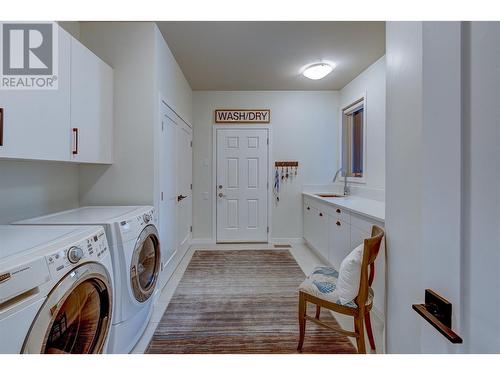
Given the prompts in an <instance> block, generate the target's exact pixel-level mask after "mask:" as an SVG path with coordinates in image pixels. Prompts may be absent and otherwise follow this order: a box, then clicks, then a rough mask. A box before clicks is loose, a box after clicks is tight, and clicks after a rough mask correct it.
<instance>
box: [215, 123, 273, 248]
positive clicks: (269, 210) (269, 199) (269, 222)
mask: <svg viewBox="0 0 500 375" xmlns="http://www.w3.org/2000/svg"><path fill="white" fill-rule="evenodd" d="M219 129H227V130H255V129H265V130H267V137H268V138H269V144H268V145H267V182H268V184H269V187H268V189H267V226H268V227H269V231H268V232H267V243H269V242H270V239H271V238H272V233H273V227H272V207H273V206H272V202H273V200H272V189H271V187H272V186H271V185H272V181H273V177H274V176H273V175H272V172H273V168H272V165H273V162H272V159H273V158H272V155H273V130H272V128H271V127H270V126H269V125H262V124H260V125H252V126H248V125H213V127H212V186H211V188H210V193H211V195H212V238H213V242H214V243H218V242H217V199H216V194H215V193H216V191H217V189H216V185H217V131H218V130H219ZM242 243H244V242H242Z"/></svg>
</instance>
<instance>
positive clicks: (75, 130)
mask: <svg viewBox="0 0 500 375" xmlns="http://www.w3.org/2000/svg"><path fill="white" fill-rule="evenodd" d="M72 153H73V155H76V154H78V128H73V150H72Z"/></svg>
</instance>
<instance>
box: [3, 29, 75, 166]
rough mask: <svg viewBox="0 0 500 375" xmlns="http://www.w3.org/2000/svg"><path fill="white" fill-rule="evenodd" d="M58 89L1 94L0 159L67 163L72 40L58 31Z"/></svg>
mask: <svg viewBox="0 0 500 375" xmlns="http://www.w3.org/2000/svg"><path fill="white" fill-rule="evenodd" d="M58 46H59V48H58V72H57V81H58V89H54V90H0V107H1V108H3V117H4V118H3V120H4V121H3V127H4V129H3V146H0V158H19V159H38V160H63V161H68V160H69V156H68V152H69V150H70V134H69V130H68V127H69V121H70V111H69V109H70V50H71V38H70V36H69V34H68V33H66V32H65V31H64V30H62V29H61V28H58Z"/></svg>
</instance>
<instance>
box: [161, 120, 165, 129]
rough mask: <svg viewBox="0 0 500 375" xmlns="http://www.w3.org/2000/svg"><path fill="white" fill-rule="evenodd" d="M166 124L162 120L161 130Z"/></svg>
mask: <svg viewBox="0 0 500 375" xmlns="http://www.w3.org/2000/svg"><path fill="white" fill-rule="evenodd" d="M164 125H165V123H164V122H163V121H162V122H161V131H163V128H164Z"/></svg>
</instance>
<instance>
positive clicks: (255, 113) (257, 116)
mask: <svg viewBox="0 0 500 375" xmlns="http://www.w3.org/2000/svg"><path fill="white" fill-rule="evenodd" d="M270 122H271V110H270V109H216V110H215V123H216V124H237V123H239V124H252V123H253V124H269V123H270Z"/></svg>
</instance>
